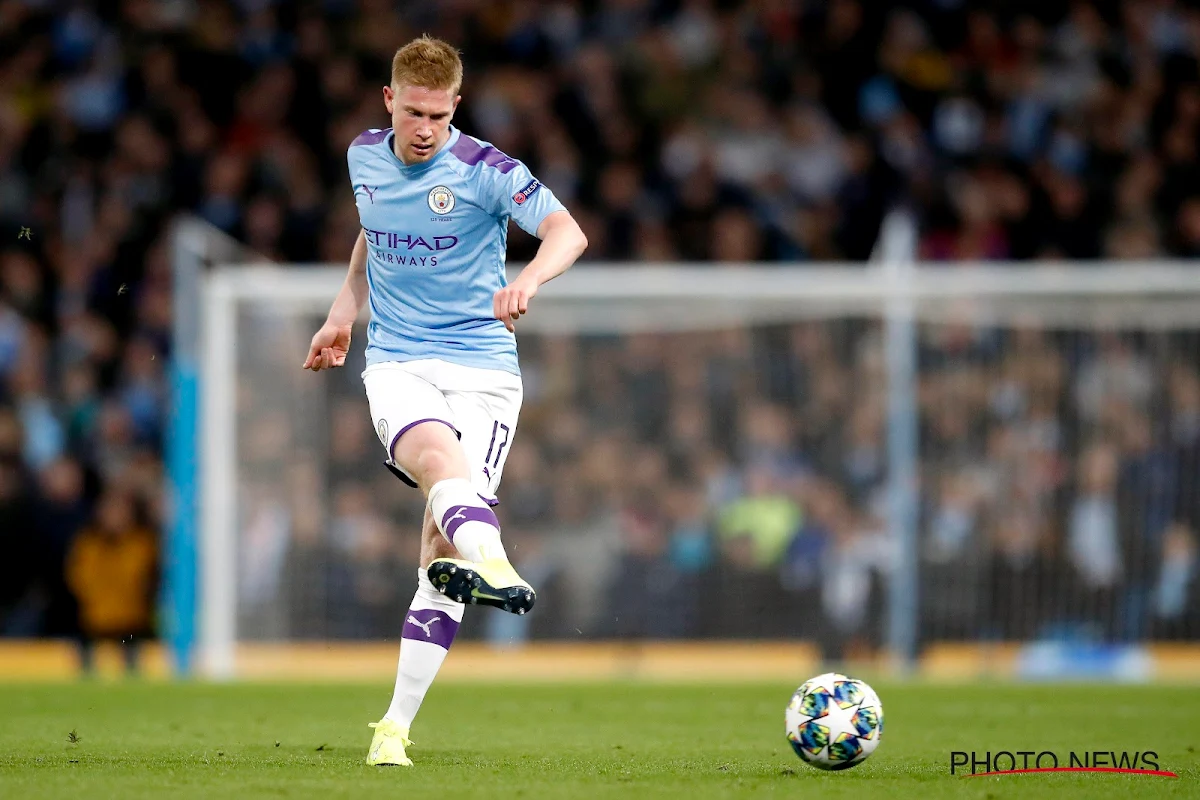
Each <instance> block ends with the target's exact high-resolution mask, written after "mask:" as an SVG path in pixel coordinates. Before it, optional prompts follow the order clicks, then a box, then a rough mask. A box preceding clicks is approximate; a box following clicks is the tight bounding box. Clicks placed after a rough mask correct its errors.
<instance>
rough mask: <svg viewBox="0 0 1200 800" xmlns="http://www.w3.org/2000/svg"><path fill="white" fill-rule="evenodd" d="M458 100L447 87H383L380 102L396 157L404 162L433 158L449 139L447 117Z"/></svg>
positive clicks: (448, 119)
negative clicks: (393, 138) (392, 134)
mask: <svg viewBox="0 0 1200 800" xmlns="http://www.w3.org/2000/svg"><path fill="white" fill-rule="evenodd" d="M461 99H462V98H461V97H458V96H456V95H454V94H453V93H451V92H450V90H449V89H425V88H422V87H420V86H396V85H392V86H385V87H383V103H384V105H385V106H387V110H388V113H389V114H391V115H392V130H393V131H395V133H396V156H397V157H398V158H399V159H400V160H401V161H403V162H404V163H405V164H419V163H421V162H422V161H428V160H429V159H431V158H433V157H434V155H436V154H437V152H438V150H440V149H441V148H442V145H444V144H445V143H446V140H447V139H449V138H450V120H452V119H454V109H456V108H458V101H459V100H461Z"/></svg>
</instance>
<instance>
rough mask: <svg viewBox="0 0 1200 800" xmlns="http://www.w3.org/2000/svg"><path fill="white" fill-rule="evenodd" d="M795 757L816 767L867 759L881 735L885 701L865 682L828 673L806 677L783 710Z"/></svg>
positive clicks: (837, 766) (842, 765) (846, 766)
mask: <svg viewBox="0 0 1200 800" xmlns="http://www.w3.org/2000/svg"><path fill="white" fill-rule="evenodd" d="M784 719H785V720H786V722H787V738H788V741H789V742H791V744H792V749H793V750H795V751H796V755H798V756H800V758H801V759H803V760H804V761H805V762H806V763H808V764H812V765H813V766H814V767H816V768H817V769H849V768H850V767H853V766H854V765H855V764H861V763H862V762H863V761H866V760H867V756H869V755H871V753H873V752H875V748H876V747H878V746H879V739H880V737H882V736H883V704H882V703H880V702H879V695H877V694H875V690H874V689H872V688H871V687H870V686H868V685H867V684H866V683H864V682H863V681H860V680H857V679H855V678H848V677H846V676H845V675H841V674H839V673H837V672H827V673H825V674H824V675H818V676H817V677H815V678H810V679H809V680H807V681H805V682H804V683H803V684H802V685H801V686H800V688H799V689H797V690H796V693H795V694H794V695H792V700H791V702H790V703H788V706H787V711H786V712H785V714H784Z"/></svg>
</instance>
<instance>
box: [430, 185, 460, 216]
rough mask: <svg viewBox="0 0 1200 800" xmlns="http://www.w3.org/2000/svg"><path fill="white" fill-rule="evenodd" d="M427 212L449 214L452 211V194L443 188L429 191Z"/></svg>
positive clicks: (446, 188)
mask: <svg viewBox="0 0 1200 800" xmlns="http://www.w3.org/2000/svg"><path fill="white" fill-rule="evenodd" d="M429 210H430V211H432V212H433V213H435V214H449V213H450V212H451V211H453V210H454V192H452V191H450V189H449V188H448V187H445V186H435V187H433V188H432V189H430V190H429Z"/></svg>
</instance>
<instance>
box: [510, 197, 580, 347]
mask: <svg viewBox="0 0 1200 800" xmlns="http://www.w3.org/2000/svg"><path fill="white" fill-rule="evenodd" d="M537 237H538V238H539V239H541V240H542V243H541V244H540V245H539V246H538V251H537V255H535V256H534V258H533V260H532V261H530V262H529V264H528V265H526V267H525V269H523V270H521V274H520V275H518V276H517V278H516V279H515V280H514V281H513V282H512V283H510V284H509V285H508V286H505V287H504V288H503V289H501V290H500V291H498V292H496V295H495V297H493V298H492V307H493V311H494V312H495V316H496V319H498V320H500V321H501V322H503V323H504V327H506V328H508V329H509V330H510V331H511V330H515V329H514V327H513V323H514V322H515V321H516V320H518V319H520V318H521V315H522V314H524V313H525V312H527V311H528V310H529V301H530V300H532V299H533V298H534V297H536V296H537V293H538V289H539V288H540V287H541V285H542V284H543V283H545V282H546V281H551V280H554V279H555V278H557V277H558V276H559V275H562V274H563V273H564V272H566V271H567V270H568V269H570V267H571V265H572V264H574V263H575V261H576V259H578V258H579V257H580V256H581V255H583V251H584V250H586V249H587V244H588V242H587V237H586V236H584V235H583V231H582V230H581V229H580V227H579V223H577V222H576V221H575V218H574V217H572V216H571V213H570V212H569V211H566V210H565V209H564V210H560V211H553V212H551V213H550V214H549V215H547V216H546V218H545V219H543V220H542V222H541V224H540V225H538V228H537Z"/></svg>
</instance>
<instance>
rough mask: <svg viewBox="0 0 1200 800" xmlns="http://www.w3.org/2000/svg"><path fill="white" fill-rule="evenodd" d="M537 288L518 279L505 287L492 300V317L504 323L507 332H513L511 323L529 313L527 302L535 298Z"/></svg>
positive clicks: (533, 284) (528, 282) (513, 328)
mask: <svg viewBox="0 0 1200 800" xmlns="http://www.w3.org/2000/svg"><path fill="white" fill-rule="evenodd" d="M537 291H538V287H537V284H536V283H533V282H532V281H523V280H521V279H520V278H519V277H518V278H517V279H516V280H515V281H513V282H512V283H510V284H509V285H508V286H505V287H504V288H503V289H501V290H500V291H498V292H496V295H495V296H494V297H493V298H492V316H494V317H495V318H496V319H498V320H500V321H501V322H503V323H504V327H506V328H508V329H509V331H515V330H516V327H514V325H513V323H514V322H516V321H517V320H519V319H520V318H521V315H522V314H524V313H525V312H527V311H529V301H530V300H532V299H533V298H535V297H537Z"/></svg>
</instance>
